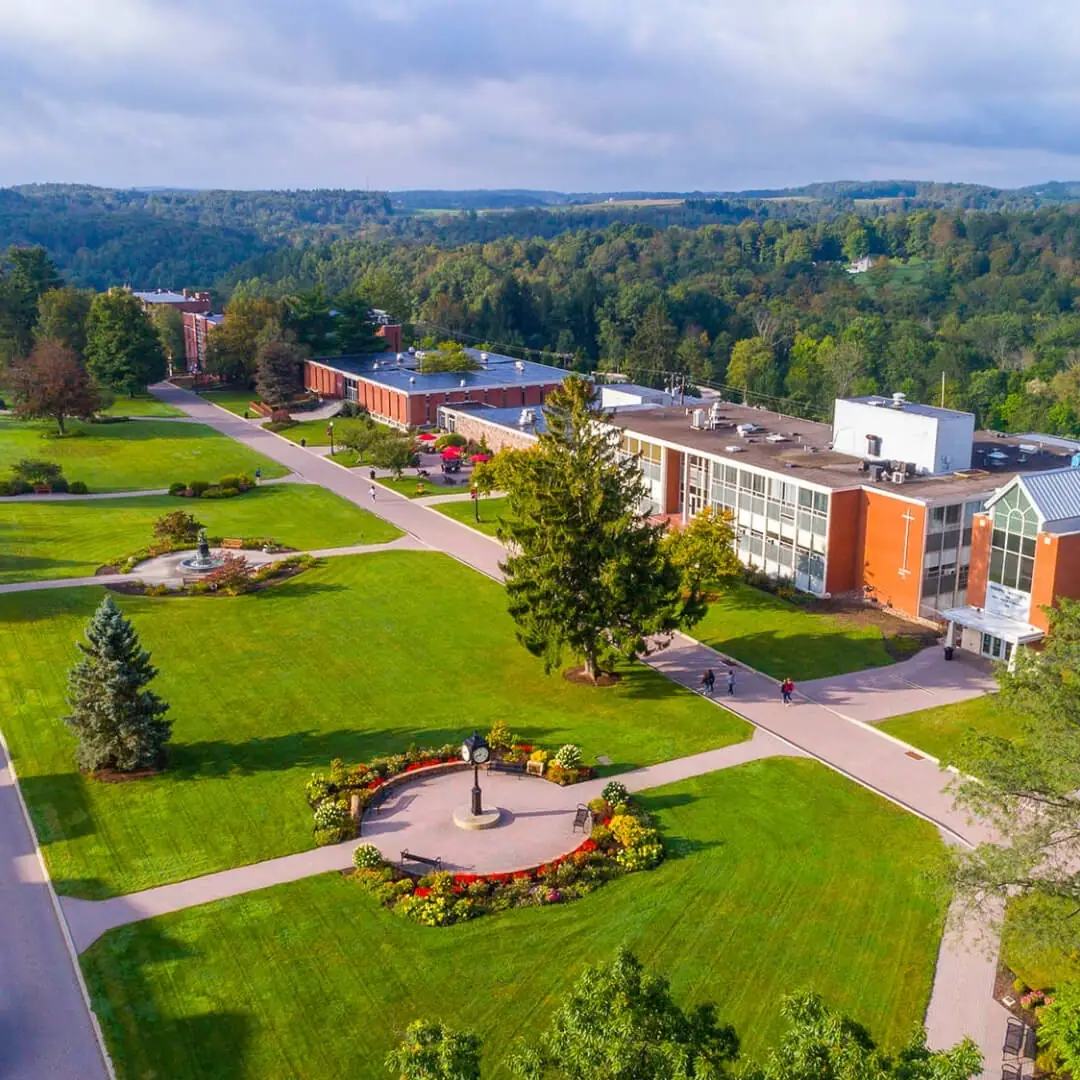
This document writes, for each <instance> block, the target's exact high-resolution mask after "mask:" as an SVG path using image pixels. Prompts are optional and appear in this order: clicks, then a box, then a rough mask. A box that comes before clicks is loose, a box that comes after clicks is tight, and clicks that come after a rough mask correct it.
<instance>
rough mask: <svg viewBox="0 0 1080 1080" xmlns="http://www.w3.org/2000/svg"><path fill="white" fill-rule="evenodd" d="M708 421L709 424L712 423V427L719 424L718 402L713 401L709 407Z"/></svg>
mask: <svg viewBox="0 0 1080 1080" xmlns="http://www.w3.org/2000/svg"><path fill="white" fill-rule="evenodd" d="M709 421H710V423H712V425H713V426H714V427H715V426H716V425H717V424H719V423H720V402H719V401H714V402H713V403H712V405H710V406H709Z"/></svg>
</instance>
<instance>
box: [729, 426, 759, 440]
mask: <svg viewBox="0 0 1080 1080" xmlns="http://www.w3.org/2000/svg"><path fill="white" fill-rule="evenodd" d="M735 430H736V431H737V432H738V433H739V435H740V436H741V437H742V438H744V439H745V438H746V436H747V435H749V434H750V433H751V432H754V431H760V430H761V428H760V427H758V425H757V424H739V425H738V427H736V428H735Z"/></svg>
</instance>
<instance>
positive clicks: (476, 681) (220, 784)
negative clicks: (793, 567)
mask: <svg viewBox="0 0 1080 1080" xmlns="http://www.w3.org/2000/svg"><path fill="white" fill-rule="evenodd" d="M102 595H103V590H102V589H100V588H97V587H86V588H81V589H57V590H48V591H42V592H32V593H21V594H9V595H0V670H2V671H3V672H4V678H3V679H0V723H2V724H3V728H4V733H5V735H6V736H7V738H8V740H9V742H10V744H11V749H12V752H13V754H14V758H15V761H16V764H17V766H18V770H19V776H20V779H21V781H22V788H23V792H24V793H25V795H26V798H27V801H28V802H29V804H30V809H31V814H32V815H33V818H34V822H35V825H36V827H37V830H38V836H39V838H40V840H41V843H42V845H43V848H44V851H45V857H46V859H47V861H48V863H49V867H50V869H51V872H52V874H53V877H54V880H55V881H56V883H57V888H58V889H59V891H60V892H62V893H66V894H69V895H78V896H86V897H101V896H106V895H111V894H114V893H123V892H132V891H134V890H136V889H144V888H147V887H148V886H150V885H157V884H161V883H163V882H166V881H175V880H179V879H181V878H185V877H192V876H194V875H197V874H205V873H209V872H210V871H213V870H220V869H223V868H225V867H229V866H237V865H240V864H242V863H248V862H255V861H258V860H260V859H266V858H270V857H272V856H275V855H284V854H287V853H288V852H292V851H299V850H302V849H304V848H308V847H310V846H311V815H310V811H309V810H308V808H307V805H306V803H305V801H304V793H303V788H304V783H305V782H306V780H307V779H308V777H309V776H310V775H311V772H312V770H313V769H325V768H326V767H327V766H328V764H329V762H330V760H331V759H332V758H335V757H341V758H345V759H347V760H350V761H363V760H365V759H366V758H367V757H369V756H371V755H373V754H376V753H389V752H395V751H401V750H404V749H406V748H407V747H408V746H409V744H410V743H413V742H415V743H418V744H419V745H422V746H423V745H429V746H430V745H442V744H444V743H447V742H457V741H460V739H461V738H462V737H463V735H464V734H468V732H470V731H471V730H473V729H474V728H476V729H478V730H480V731H487V730H488V728H490V726H491V724H492V722H493V721H494V720H496V719H506V720H508V721H509V722H510V723H511V725H512V727H513V730H514V731H515V732H516V733H518V734H520V736H521V737H522V738H524V739H526V740H527V741H529V742H532V743H536V744H539V745H543V746H551V747H558V746H560V745H562V744H563V743H566V742H575V743H578V744H580V745H581V747H582V749H583V751H584V753H585V757H586V760H587V761H590V762H591V761H593V760H594V759H595V756H596V755H597V754H606V755H608V756H609V757H610V758H611V760H612V762H613V764H612V765H611V766H610V767H609V768H608V770H607V771H610V772H617V771H622V770H624V769H628V768H631V767H633V766H636V765H644V764H648V763H651V762H656V761H662V760H665V759H668V758H674V757H679V756H681V755H684V754H692V753H696V752H698V751H701V750H705V749H708V748H710V747H716V746H724V745H727V744H729V743H733V742H739V741H740V740H742V739H745V738H746V737H747V736H748V735H749V731H750V729H749V727H748V725H746V724H745V723H744V722H743V721H742V720H739V719H738V718H736V717H735V716H733V715H732V714H730V713H727V712H725V711H723V710H722V709H718V708H717V707H716V706H714V705H712V704H710V703H709V702H707V701H704V700H702V699H701V698H700V697H699V696H698V695H696V694H694V693H692V692H690V691H688V690H685V689H683V688H681V687H679V686H677V685H675V684H674V683H671V682H669V681H668V680H666V679H664V678H663V677H662V676H660V675H658V674H656V673H655V672H653V671H652V670H651V669H649V668H647V667H645V666H644V665H640V664H637V665H633V666H631V667H628V668H627V669H626V670H625V672H624V674H625V678H624V679H623V680H622V681H621V683H620V684H619V685H618V686H617V687H615V688H608V689H596V688H592V687H585V686H576V685H573V684H571V683H569V682H567V681H566V680H565V679H563V678H561V677H560V676H559V675H558V674H553V675H551V676H546V675H544V672H543V667H542V664H541V663H540V661H539V660H537V659H535V658H534V657H531V656H530V655H529V654H528V653H527V652H526V651H525V650H524V649H523V648H522V647H521V646H520V645H519V644H518V643H517V641H516V639H515V637H514V631H513V624H512V623H511V620H510V617H509V616H508V615H507V614H506V597H505V595H504V594H503V590H502V589H501V588H500V587H499V586H498V585H496V584H495V583H494V582H492V581H489V580H488V579H486V578H484V577H482V576H481V575H479V574H476V573H474V572H473V571H471V570H469V569H467V568H466V567H464V566H462V565H461V564H459V563H457V562H455V561H454V560H453V559H450V558H448V557H446V556H444V555H439V554H435V553H421V552H385V553H380V554H371V555H361V556H354V557H347V558H335V559H332V560H328V561H327V564H326V565H325V566H323V567H320V568H316V569H313V570H309V571H307V572H306V573H304V574H303V575H302V576H300V577H298V578H296V579H295V580H294V581H289V582H285V583H283V584H281V585H277V586H275V587H273V588H271V589H268V590H266V591H264V592H260V593H256V594H253V595H249V596H241V597H235V598H224V597H190V598H165V597H162V598H156V597H138V596H130V597H129V596H122V597H118V598H117V603H118V604H119V606H120V608H121V609H122V610H123V611H124V612H125V613H126V614H127V615H128V616H129V617H130V618H131V619H132V620H133V622H134V624H135V627H136V629H137V630H138V632H139V634H140V637H141V639H142V642H143V645H144V646H145V647H146V648H147V649H149V650H150V651H151V653H152V654H153V659H154V664H155V666H157V667H158V668H159V669H160V672H161V674H160V675H159V677H158V678H157V679H156V680H155V683H154V688H155V690H156V691H157V692H158V693H159V694H160V695H161V696H162V697H163V698H164V699H165V700H166V701H168V702H169V703H170V705H171V707H172V709H171V713H170V717H171V719H172V721H173V725H174V727H173V742H172V744H171V747H170V755H171V765H170V768H169V769H168V771H167V772H165V773H163V774H162V775H161V776H159V777H156V778H153V779H149V780H142V781H139V782H137V783H126V784H102V783H96V782H94V781H92V780H88V779H86V778H84V777H82V776H81V775H80V774H79V773H77V772H76V771H75V767H74V762H73V757H72V755H73V749H74V742H73V739H72V737H71V735H70V734H69V733H68V731H67V729H66V728H65V727H64V725H63V724H62V722H61V719H60V718H61V717H62V716H63V715H64V712H65V703H64V697H65V679H66V675H67V671H68V669H69V668H70V666H71V665H72V663H73V662H74V660H75V659H76V649H75V642H76V640H78V639H79V638H80V637H81V635H82V631H83V627H84V626H85V624H86V621H87V619H88V618H89V616H90V615H91V613H92V612H93V610H94V609H95V608H96V606H97V605H98V603H100V600H101V597H102Z"/></svg>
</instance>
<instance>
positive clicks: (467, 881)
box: [454, 874, 480, 885]
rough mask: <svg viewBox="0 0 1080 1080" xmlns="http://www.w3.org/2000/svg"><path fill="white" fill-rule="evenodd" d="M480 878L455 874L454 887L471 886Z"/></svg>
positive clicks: (472, 875)
mask: <svg viewBox="0 0 1080 1080" xmlns="http://www.w3.org/2000/svg"><path fill="white" fill-rule="evenodd" d="M479 880H480V878H479V877H478V876H477V875H476V874H455V875H454V884H455V885H471V884H472V883H473V882H474V881H479Z"/></svg>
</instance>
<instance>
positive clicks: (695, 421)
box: [690, 409, 705, 430]
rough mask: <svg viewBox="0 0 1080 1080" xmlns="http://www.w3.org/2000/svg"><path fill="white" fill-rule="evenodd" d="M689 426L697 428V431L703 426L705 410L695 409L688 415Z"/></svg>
mask: <svg viewBox="0 0 1080 1080" xmlns="http://www.w3.org/2000/svg"><path fill="white" fill-rule="evenodd" d="M690 426H691V427H692V428H697V429H699V430H700V429H701V428H703V427H704V426H705V410H704V409H695V410H694V411H693V412H692V413H691V414H690Z"/></svg>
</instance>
